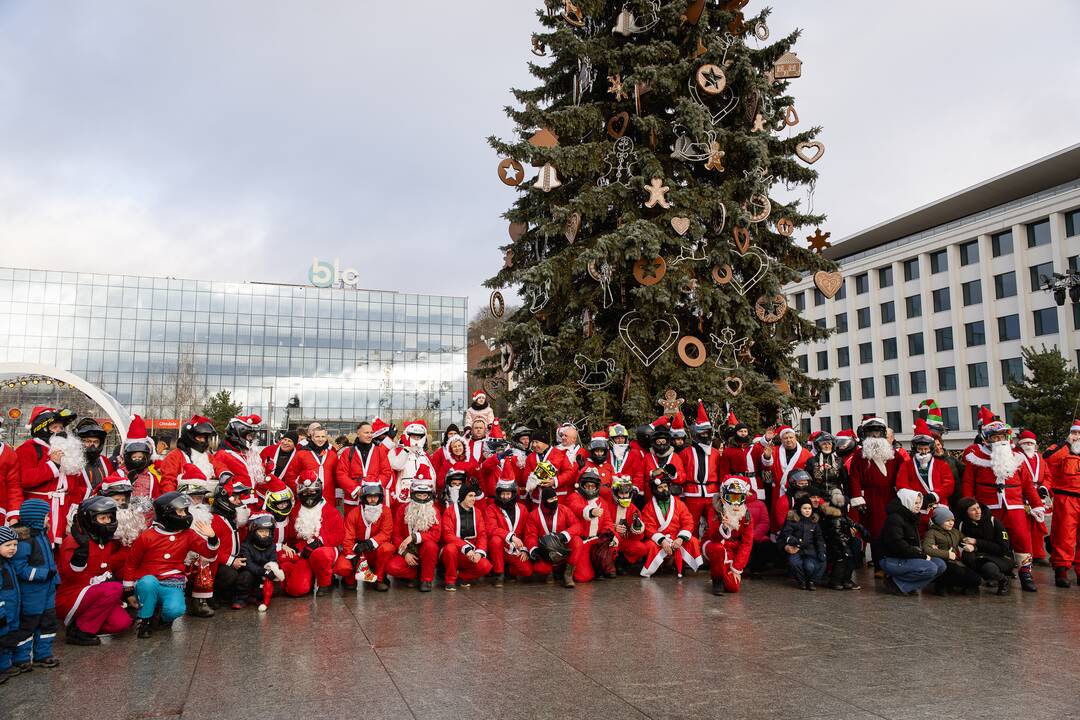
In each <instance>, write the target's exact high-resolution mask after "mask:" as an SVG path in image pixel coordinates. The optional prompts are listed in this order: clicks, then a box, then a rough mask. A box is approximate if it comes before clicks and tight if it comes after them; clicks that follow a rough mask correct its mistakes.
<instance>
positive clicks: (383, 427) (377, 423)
mask: <svg viewBox="0 0 1080 720" xmlns="http://www.w3.org/2000/svg"><path fill="white" fill-rule="evenodd" d="M388 432H390V424H389V423H387V422H386V421H385V420H383V419H382V418H381V417H379V416H377V415H376V416H375V419H374V420H372V421H371V435H372V437H374V438H376V439H378V438H380V437H382V436H383V435H385V434H386V433H388Z"/></svg>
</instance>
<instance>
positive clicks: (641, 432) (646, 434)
mask: <svg viewBox="0 0 1080 720" xmlns="http://www.w3.org/2000/svg"><path fill="white" fill-rule="evenodd" d="M652 436H653V426H652V425H638V426H637V427H636V428H634V439H635V440H637V444H638V445H640V446H641V448H642V449H643V450H648V449H649V445H650V444H651V443H652Z"/></svg>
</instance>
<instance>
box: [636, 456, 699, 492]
mask: <svg viewBox="0 0 1080 720" xmlns="http://www.w3.org/2000/svg"><path fill="white" fill-rule="evenodd" d="M669 463H670V464H671V465H674V466H675V477H674V478H672V479H671V484H674V485H682V484H683V479H684V478H685V477H686V472H685V470H683V464H682V460H680V459H679V455H678V453H676V452H675V451H674V450H672V452H671V454H670V455H668V456H667V459H666V460H661V459H660V458H658V457H656V453H654V452H653V451H652V450H649V451H648V452H647V453H645V454H644V455H643V456H642V458H641V462H640V463H635V467H634V471H635V473H636V477H634V478H633V480H634V485H635V486H636V487H637V489H638V490H641V491H642V492H644V493H645V499H646V500H648V499H649V498H651V497H652V478H651V477H650V475H651V474H652V471H653V470H656V469H657V468H659V467H662V466H664V465H667V464H669Z"/></svg>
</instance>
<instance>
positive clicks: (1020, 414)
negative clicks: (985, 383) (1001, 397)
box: [1005, 345, 1080, 446]
mask: <svg viewBox="0 0 1080 720" xmlns="http://www.w3.org/2000/svg"><path fill="white" fill-rule="evenodd" d="M1020 352H1021V355H1023V358H1024V367H1025V368H1026V373H1025V377H1024V378H1023V379H1019V380H1010V381H1009V382H1007V383H1006V384H1005V386H1006V387H1007V388H1008V389H1009V393H1010V394H1011V395H1012V396H1013V397H1014V398H1016V422H1017V424H1018V425H1019V426H1021V427H1023V428H1026V429H1028V430H1031V431H1032V432H1033V433H1035V434H1036V435H1037V436H1038V437H1039V444H1040V445H1041V446H1046V445H1049V444H1050V443H1052V442H1056V441H1059V440H1062V439H1064V438H1065V436H1066V435H1068V434H1069V426H1070V425H1071V424H1072V421H1073V418H1074V417H1076V413H1077V408H1078V406H1080V372H1078V371H1077V369H1076V368H1075V367H1071V366H1070V365H1069V363H1068V361H1067V360H1065V358H1064V357H1063V356H1062V354H1061V353H1060V352H1059V351H1058V349H1057V347H1053V348H1050V349H1047V348H1046V346H1045V345H1043V346H1042V349H1041V350H1036V349H1035V348H1034V347H1025V348H1021V350H1020Z"/></svg>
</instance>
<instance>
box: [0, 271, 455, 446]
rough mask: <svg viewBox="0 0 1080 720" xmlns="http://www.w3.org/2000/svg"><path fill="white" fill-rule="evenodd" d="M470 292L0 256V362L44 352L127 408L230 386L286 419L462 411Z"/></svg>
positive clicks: (170, 412) (256, 406) (350, 420)
mask: <svg viewBox="0 0 1080 720" xmlns="http://www.w3.org/2000/svg"><path fill="white" fill-rule="evenodd" d="M466 313H467V307H466V298H464V297H446V296H436V295H412V294H405V293H397V292H386V291H376V290H356V289H352V288H317V287H313V286H303V285H282V284H274V283H259V282H248V283H233V282H212V281H202V280H181V279H176V278H160V277H143V276H132V275H105V274H97V273H70V272H59V271H49V270H27V269H14V268H0V362H23V363H41V364H44V365H48V366H52V367H57V368H60V369H63V370H69V371H71V372H73V373H75V374H76V375H79V376H81V377H82V378H84V379H86V380H87V381H89V382H91V383H93V384H95V385H98V386H99V387H101V388H102V389H103V390H105V391H106V392H108V393H109V394H111V395H112V396H113V397H115V398H116V399H117V400H118V401H119V402H120V403H122V404H123V405H125V406H126V407H127V408H128V409H130V410H131V411H132V412H137V413H140V414H143V415H144V416H147V417H149V418H178V417H186V416H187V415H188V410H190V409H191V408H192V407H201V403H202V401H204V400H205V398H206V397H207V396H208V395H211V394H213V393H215V392H217V391H219V390H222V389H225V390H229V391H230V392H231V393H232V394H233V397H234V399H235V400H236V401H237V402H239V403H240V404H242V405H243V406H244V410H245V412H247V413H257V414H260V415H262V416H263V417H264V418H266V417H272V420H273V426H274V427H276V428H284V427H286V425H292V426H295V425H298V424H302V423H307V422H310V421H312V420H319V421H323V422H325V423H326V424H327V425H328V426H329V427H330V428H331V429H332V430H334V431H337V430H342V431H344V430H351V429H352V427H354V426H355V422H356V421H357V420H359V419H362V418H371V417H372V416H375V415H379V416H381V417H383V418H391V419H393V420H395V421H399V422H400V421H401V420H402V419H406V418H409V417H413V416H417V415H420V416H423V417H425V418H426V419H427V420H428V421H429V424H431V425H432V426H433V428H440V427H445V426H446V425H447V424H449V423H451V422H460V421H461V417H462V414H463V412H464V409H465V396H466V358H465V353H466V341H465V328H466Z"/></svg>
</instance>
